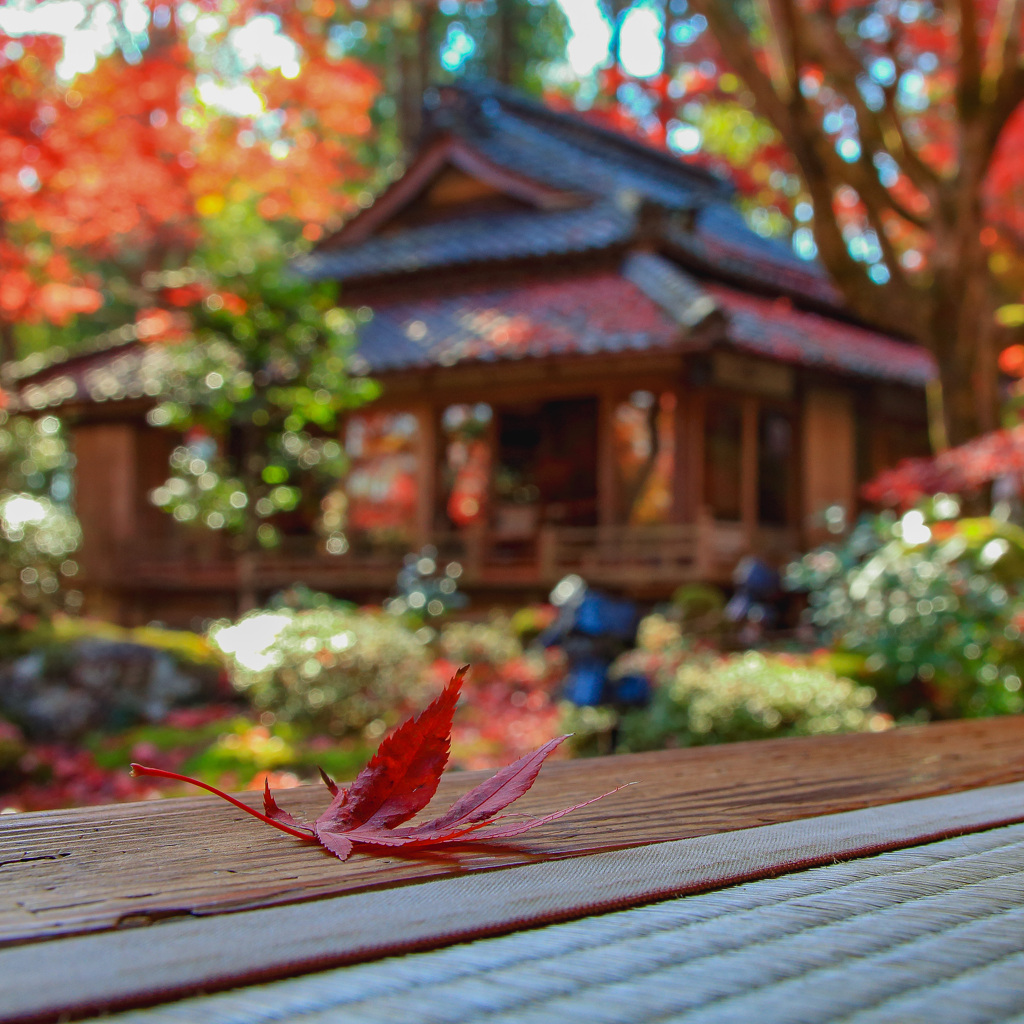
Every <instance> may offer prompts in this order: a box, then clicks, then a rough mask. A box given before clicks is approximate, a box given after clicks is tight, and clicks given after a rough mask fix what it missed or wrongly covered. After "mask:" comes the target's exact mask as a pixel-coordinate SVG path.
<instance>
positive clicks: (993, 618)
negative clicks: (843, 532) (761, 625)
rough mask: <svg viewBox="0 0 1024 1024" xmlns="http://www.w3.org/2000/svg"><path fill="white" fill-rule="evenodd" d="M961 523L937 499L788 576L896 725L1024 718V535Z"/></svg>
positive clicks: (829, 640) (824, 633)
mask: <svg viewBox="0 0 1024 1024" xmlns="http://www.w3.org/2000/svg"><path fill="white" fill-rule="evenodd" d="M958 513H959V505H958V504H957V502H956V501H955V500H954V499H952V498H949V497H948V496H938V497H937V498H936V499H935V500H934V501H933V502H931V503H929V505H928V506H927V507H925V508H924V509H922V510H914V511H911V512H908V513H907V514H906V515H904V516H903V517H902V518H901V519H896V517H895V516H892V515H891V514H890V515H881V516H875V517H871V518H868V519H865V520H864V521H862V522H861V523H860V524H859V525H858V526H857V528H856V529H855V530H854V531H853V533H852V534H851V535H850V536H849V537H848V538H847V539H846V541H845V542H843V543H841V544H837V545H832V546H829V547H825V548H820V549H818V550H817V551H813V552H811V553H810V554H808V555H806V556H805V557H804V558H803V559H802V560H801V561H799V562H797V563H795V564H794V565H792V566H790V568H789V570H788V572H787V584H788V585H789V586H790V587H791V588H793V589H803V590H807V591H808V592H809V602H810V607H809V609H808V613H809V618H810V621H811V622H812V623H813V625H814V627H815V628H816V629H817V630H818V631H819V635H820V637H821V639H822V640H823V641H824V642H825V643H826V644H829V645H831V646H833V647H834V648H835V649H836V651H837V652H838V653H840V654H853V655H859V656H860V657H861V658H862V659H863V674H862V676H861V678H863V679H864V680H865V681H867V682H870V683H871V685H872V686H874V688H875V689H876V690H877V691H878V694H879V697H880V699H881V701H882V703H883V704H884V705H885V707H886V708H887V709H888V710H890V711H891V712H893V713H894V714H897V715H915V714H916V715H917V716H918V717H939V718H953V717H965V716H977V715H989V714H1002V713H1007V712H1018V711H1021V710H1024V697H1022V694H1021V685H1022V679H1024V644H1022V642H1021V638H1022V635H1024V633H1022V630H1024V531H1022V530H1021V529H1020V528H1019V527H1017V526H1014V525H1013V524H1010V523H1005V522H1001V521H999V520H996V519H992V518H962V519H961V518H957V516H958Z"/></svg>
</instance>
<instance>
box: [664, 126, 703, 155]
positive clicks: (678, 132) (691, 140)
mask: <svg viewBox="0 0 1024 1024" xmlns="http://www.w3.org/2000/svg"><path fill="white" fill-rule="evenodd" d="M703 141H704V137H703V136H702V135H701V133H700V129H699V128H698V127H697V126H696V125H694V124H683V123H682V122H681V121H670V122H669V126H668V144H669V146H670V147H671V148H672V149H674V150H675V151H676V152H677V153H696V152H697V150H698V149H700V144H701V142H703Z"/></svg>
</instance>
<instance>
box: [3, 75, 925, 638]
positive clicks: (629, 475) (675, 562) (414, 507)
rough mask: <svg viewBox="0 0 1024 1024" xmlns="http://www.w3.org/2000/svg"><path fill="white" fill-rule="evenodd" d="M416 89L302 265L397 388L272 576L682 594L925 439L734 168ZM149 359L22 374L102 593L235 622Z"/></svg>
mask: <svg viewBox="0 0 1024 1024" xmlns="http://www.w3.org/2000/svg"><path fill="white" fill-rule="evenodd" d="M427 106H428V114H429V116H428V119H427V126H428V128H427V131H426V134H425V136H424V141H423V143H422V146H421V148H420V149H419V152H418V153H417V155H416V156H415V157H414V159H412V161H411V162H410V163H409V165H408V166H407V168H406V170H405V171H404V173H403V174H402V175H401V177H400V178H398V179H397V180H396V181H394V183H393V184H391V185H390V187H388V188H387V189H386V190H385V191H383V193H382V194H380V195H379V196H378V197H377V199H376V201H375V202H374V203H373V204H372V205H371V206H369V207H368V208H367V209H365V210H363V211H362V212H360V213H359V214H358V215H357V216H355V217H354V218H353V219H352V220H350V221H349V222H348V223H347V224H346V225H345V226H344V227H343V228H342V229H341V230H340V231H338V232H337V233H336V234H334V235H333V236H330V237H328V238H326V239H325V240H324V241H323V242H322V243H321V244H320V245H319V247H318V248H317V249H316V250H315V251H314V252H313V253H311V254H310V255H308V256H306V257H304V258H302V259H301V260H300V261H299V262H298V265H297V268H296V269H297V270H298V271H299V272H300V273H302V274H305V275H308V276H309V277H311V278H317V279H325V278H326V279H332V280H335V281H338V282H340V284H341V288H342V297H343V301H344V302H345V304H346V305H347V306H350V307H355V308H357V309H358V311H359V320H360V321H361V328H360V333H359V346H358V351H357V355H356V357H355V365H354V369H355V370H356V371H357V372H361V373H368V374H371V375H372V376H373V377H374V378H376V379H377V380H379V381H380V382H381V383H382V385H383V397H382V398H381V399H380V400H379V401H377V402H376V403H375V404H374V405H372V406H370V407H367V408H365V409H363V410H360V411H359V412H357V413H355V414H353V415H352V417H351V418H350V419H349V420H348V422H347V424H346V427H345V437H344V440H345V444H346V446H347V448H348V451H349V454H350V456H351V460H352V468H351V473H350V475H349V477H348V480H347V481H346V483H345V487H346V490H347V497H348V506H349V526H348V531H347V532H348V542H349V546H348V549H347V551H345V552H344V553H341V554H330V553H328V552H327V551H325V550H324V549H323V546H322V542H320V541H318V539H317V537H316V535H315V534H314V533H313V532H312V531H309V532H307V533H306V534H305V535H303V533H302V532H301V531H299V532H298V533H297V534H295V535H293V536H290V537H288V538H286V543H285V545H284V546H283V547H282V548H281V549H280V550H278V551H276V552H272V553H268V554H267V555H266V558H265V559H264V560H263V561H261V562H260V564H259V565H258V566H257V568H256V574H257V583H258V586H259V588H260V590H261V592H262V593H264V594H269V593H271V592H272V591H274V590H276V589H279V588H281V587H284V586H287V585H290V584H292V583H294V582H296V581H302V582H305V583H306V584H308V585H310V586H312V587H315V588H318V589H324V590H328V591H331V592H333V593H336V594H340V595H342V596H349V597H355V598H359V597H368V596H378V597H379V596H381V595H383V594H386V593H387V592H388V591H389V590H390V588H391V587H392V586H393V584H394V579H395V574H396V572H397V569H398V568H399V566H400V565H401V562H402V558H403V556H404V555H406V554H407V553H408V552H410V551H416V550H418V549H420V548H421V547H422V546H423V545H426V544H433V545H435V546H436V547H437V548H438V549H439V552H440V555H441V557H442V558H446V559H455V560H457V561H458V562H459V563H460V564H461V565H462V567H463V575H462V578H461V580H460V585H461V586H462V587H463V588H464V589H467V590H469V591H470V592H473V591H476V592H478V593H483V592H490V593H491V594H492V595H493V596H498V595H501V596H505V597H509V596H511V595H517V596H519V597H520V598H525V597H528V596H532V597H537V596H540V595H542V594H544V593H545V592H546V591H547V590H548V589H549V588H550V587H551V585H552V584H553V583H555V582H556V581H557V580H558V579H559V578H560V577H562V576H563V575H565V574H567V573H569V572H577V573H579V574H581V575H582V576H583V577H584V578H585V579H587V580H588V581H589V582H591V583H593V584H595V585H599V586H602V587H605V588H608V589H612V590H618V591H620V592H624V593H632V594H634V595H636V596H649V597H658V596H665V595H667V594H669V593H670V592H671V591H672V590H673V589H674V588H675V587H676V586H678V585H679V584H680V583H683V582H686V581H694V580H706V581H715V582H720V583H721V582H727V581H728V579H729V575H730V573H731V571H732V569H733V568H734V566H735V564H736V562H737V560H738V559H739V558H740V557H741V556H743V555H745V554H748V553H753V554H758V555H760V556H762V557H764V558H766V559H768V560H770V561H774V562H780V561H782V560H784V559H786V558H787V557H788V556H790V555H791V554H793V553H795V552H798V551H800V550H801V549H806V548H807V547H808V546H810V545H812V544H814V543H815V542H817V541H818V540H820V539H821V537H822V536H823V512H824V510H825V509H826V508H827V507H829V506H834V505H841V506H843V507H844V508H845V509H846V510H847V511H848V512H850V513H852V512H854V511H856V508H857V505H858V487H859V484H860V483H861V482H863V481H865V480H867V479H869V478H870V477H871V476H873V475H874V474H875V473H876V472H878V471H879V470H880V469H882V468H884V467H885V466H888V465H891V464H893V463H894V462H896V461H897V460H898V459H899V458H902V457H904V456H908V455H914V454H919V453H922V452H924V451H927V437H926V416H925V398H924V385H925V383H926V382H927V380H928V379H929V378H930V377H931V376H932V375H933V372H934V368H933V364H932V361H931V358H930V356H928V355H927V354H926V353H925V352H924V351H923V350H921V349H920V348H919V347H917V346H915V345H913V344H911V343H909V342H907V341H904V340H900V339H896V338H893V337H890V336H887V335H883V334H880V333H878V332H877V331H874V330H872V329H869V328H868V327H866V326H865V325H863V324H860V323H858V322H856V321H855V319H854V318H853V317H852V316H851V315H850V314H849V312H848V311H847V310H845V309H844V307H843V304H842V302H841V300H840V298H839V296H838V294H837V292H836V290H835V289H834V288H833V286H832V285H831V283H830V282H829V280H828V278H827V276H826V275H825V274H824V271H823V270H822V268H821V267H820V266H818V265H817V264H815V263H810V262H807V261H804V260H801V259H798V258H797V257H796V256H795V255H794V253H793V252H792V251H791V249H790V248H789V246H788V245H786V244H784V243H782V242H779V241H775V240H769V239H765V238H762V237H760V236H759V235H757V234H756V233H754V232H753V231H752V230H751V229H750V228H748V227H747V225H746V223H745V221H744V220H743V218H742V217H741V215H740V214H739V213H738V212H737V210H736V209H735V207H734V205H733V201H732V198H733V197H732V190H731V187H730V186H729V185H728V184H726V183H725V182H723V181H722V180H720V179H718V178H716V177H714V176H712V175H710V174H709V173H707V172H705V171H702V170H700V169H696V168H694V167H692V166H688V165H687V164H686V163H684V162H682V161H680V160H679V159H676V158H675V157H673V156H671V155H669V154H667V153H664V152H658V151H655V150H653V149H651V148H648V147H646V146H644V145H642V144H640V143H637V142H634V141H631V140H628V139H626V138H624V137H622V136H620V135H617V134H615V133H613V132H611V131H608V130H606V129H603V128H600V127H596V126H594V125H593V124H590V123H588V122H587V121H586V120H584V119H583V118H581V117H578V116H574V115H570V114H565V113H558V112H553V111H551V110H549V109H547V108H545V107H543V106H541V105H539V104H537V103H535V102H533V101H530V100H527V99H524V98H523V97H522V96H520V95H518V94H515V93H511V92H509V91H508V90H505V89H502V88H498V87H495V86H490V85H486V86H485V85H479V86H458V87H447V88H444V89H441V90H439V91H437V92H436V93H431V94H430V95H429V97H428V105H427ZM138 350H139V346H138V344H137V343H132V342H130V341H129V342H126V343H123V344H121V345H118V346H116V347H114V348H111V349H110V350H108V351H105V352H100V353H95V354H93V355H89V356H82V357H78V358H76V359H73V360H68V361H65V362H62V363H58V364H56V365H51V366H48V367H45V368H43V369H41V370H38V371H36V372H35V373H33V374H31V375H29V376H27V377H25V378H24V379H23V380H22V382H21V391H22V397H23V400H24V402H25V404H26V405H27V406H29V407H30V408H33V409H37V410H40V411H42V410H45V409H54V408H56V409H57V410H58V411H59V412H60V414H61V415H62V416H64V417H65V419H66V422H67V423H68V426H69V434H70V437H71V440H72V444H73V447H74V452H75V455H76V458H77V480H76V494H77V503H78V514H79V516H80V519H81V522H82V526H83V531H84V550H83V552H82V557H81V562H82V565H83V567H84V572H85V588H86V595H87V607H88V608H90V609H91V610H93V611H95V612H97V613H102V614H107V615H109V616H111V617H114V618H117V619H120V620H122V621H145V620H148V619H151V618H160V619H164V620H166V621H169V622H187V621H188V620H189V618H190V617H191V616H194V615H196V614H206V615H214V614H230V613H231V611H232V610H233V607H232V602H233V594H234V592H235V590H236V585H237V574H238V566H237V565H236V564H235V563H234V562H233V561H232V559H231V558H230V556H229V555H228V554H227V553H226V551H227V549H226V547H224V546H222V545H220V546H219V545H218V544H217V543H216V540H217V538H216V536H214V537H213V538H212V539H211V535H210V534H209V532H206V533H204V532H203V531H201V530H192V531H189V530H186V529H184V528H182V527H181V526H180V525H179V524H176V523H175V522H173V520H171V519H170V518H169V517H168V516H166V515H165V514H164V513H162V512H160V511H158V510H157V509H155V508H153V507H152V506H151V504H150V503H149V501H148V497H147V496H148V493H149V491H150V490H151V489H152V488H153V487H155V486H157V485H158V484H159V483H161V482H162V481H163V479H164V478H165V476H166V455H167V453H168V451H169V449H170V447H171V446H173V444H175V443H176V442H175V440H174V439H173V438H172V437H169V436H168V435H167V434H166V432H163V431H159V430H157V429H155V428H153V427H150V426H148V425H147V424H146V421H145V416H144V413H145V410H146V408H147V406H148V404H150V403H151V401H152V399H151V398H149V397H148V396H147V394H146V393H145V388H144V387H143V386H142V384H141V383H140V382H139V381H138V379H137V375H134V371H133V367H134V366H136V365H137V360H138V358H139V356H138Z"/></svg>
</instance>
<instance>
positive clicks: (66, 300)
mask: <svg viewBox="0 0 1024 1024" xmlns="http://www.w3.org/2000/svg"><path fill="white" fill-rule="evenodd" d="M278 8H283V9H284V13H285V14H287V13H288V11H290V9H291V5H280V4H275V3H273V2H270V0H241V2H239V3H237V4H234V5H232V8H231V12H230V16H226V17H225V19H224V20H223V24H222V25H221V27H220V28H219V29H218V31H217V33H215V36H214V37H210V38H209V39H205V37H204V43H203V45H204V46H205V45H209V46H210V47H217V46H220V45H223V44H224V43H225V40H226V39H227V37H228V34H229V33H230V31H231V29H232V28H233V27H238V26H241V25H244V24H246V23H247V22H249V21H251V20H252V19H253V18H255V17H258V16H260V15H265V14H267V13H270V14H271V15H274V14H275V13H276V12H277V10H278ZM165 10H166V8H165ZM179 13H180V12H178V11H177V10H176V9H172V10H171V13H170V17H169V20H168V21H167V22H166V23H165V24H163V26H162V27H157V24H156V21H157V20H158V19H154V21H153V22H152V23H151V24H150V27H149V29H148V41H147V45H146V46H144V47H143V48H142V52H141V55H138V54H136V58H135V59H134V60H128V59H126V58H125V57H124V56H123V55H122V54H121V53H120V52H117V51H115V52H114V53H112V54H110V55H108V56H103V55H100V56H99V59H98V62H97V65H96V67H95V68H94V69H93V70H92V71H88V72H84V73H79V74H77V75H76V76H75V77H74V78H73V79H72V80H71V81H70V82H67V81H65V80H64V79H62V78H61V77H60V75H59V74H58V65H59V62H60V60H61V57H62V52H63V43H62V40H61V38H60V37H59V36H56V35H36V36H20V37H18V38H17V39H12V38H10V37H7V36H5V35H4V34H3V33H0V265H2V266H3V268H4V274H3V281H2V282H0V318H2V319H3V320H4V321H6V322H7V323H18V322H37V321H40V320H46V321H49V322H52V323H55V324H58V325H63V324H66V323H68V322H69V321H70V319H71V318H72V317H73V316H75V315H76V314H79V313H93V312H96V311H97V310H98V309H99V308H100V306H101V304H102V302H103V300H104V297H105V295H104V293H106V297H107V298H108V300H109V298H110V297H112V294H113V292H116V293H117V296H118V297H119V298H120V299H121V300H123V299H124V298H125V295H126V294H127V293H126V291H125V289H124V279H128V280H129V281H131V282H132V283H133V284H138V282H139V279H140V278H144V275H145V274H146V272H147V271H153V270H159V269H161V268H163V267H166V266H176V265H180V264H181V262H182V261H183V260H184V259H186V258H187V256H188V254H189V253H190V252H191V251H192V249H193V247H194V246H195V245H196V243H197V241H199V240H200V238H201V237H202V236H203V232H204V226H205V222H206V221H207V220H208V219H209V218H211V217H215V216H217V215H218V214H219V213H220V212H221V211H222V210H224V209H225V208H226V207H228V206H233V205H238V204H245V203H248V202H252V203H254V204H255V203H259V205H260V212H261V214H262V215H263V216H264V218H267V219H270V220H275V221H288V222H290V223H291V224H292V225H293V228H292V230H298V227H300V226H301V225H302V224H304V223H307V222H311V221H312V222H317V223H325V222H328V221H331V222H333V221H335V220H337V219H338V218H339V217H341V216H343V215H344V214H345V213H346V212H347V211H348V210H349V209H350V208H351V207H352V205H353V204H354V201H355V200H354V196H353V190H352V187H351V186H352V185H353V184H354V183H356V182H361V181H364V180H365V179H366V176H367V173H368V168H367V156H366V153H365V152H364V149H365V146H366V143H367V141H368V140H369V139H371V138H372V134H373V126H372V124H371V120H370V110H371V107H372V105H373V103H374V101H375V99H376V97H377V95H378V93H379V90H380V81H379V78H378V77H377V75H376V74H375V73H374V72H373V71H372V70H371V69H369V68H368V67H366V66H364V65H363V64H361V63H360V62H358V61H356V60H354V59H351V58H340V59H336V60H334V59H330V58H329V57H328V56H327V55H326V51H325V44H326V41H327V38H328V30H329V27H330V23H329V21H326V20H324V19H322V18H311V17H308V16H306V15H304V16H302V17H286V18H285V19H284V20H285V22H286V29H287V33H288V37H289V38H290V39H291V41H293V42H294V43H295V44H296V46H297V48H298V52H299V54H300V61H299V67H298V70H297V73H295V74H294V75H293V74H292V72H291V71H289V74H288V75H285V74H284V73H283V72H282V71H281V70H280V69H272V70H265V69H263V68H261V67H255V68H253V69H251V70H250V71H249V72H247V73H246V76H245V85H247V86H249V87H251V89H252V90H253V101H254V102H255V101H257V100H258V102H259V104H260V106H261V109H262V111H264V112H266V115H267V116H262V115H255V116H253V115H245V114H240V113H232V112H231V111H229V110H227V109H223V108H222V107H218V106H217V105H216V104H215V103H212V102H209V101H207V100H205V99H203V96H202V87H203V81H204V78H203V76H204V75H207V77H208V75H209V72H208V69H207V68H205V66H204V64H203V60H204V59H207V58H209V56H210V55H209V54H207V58H203V57H199V58H197V55H196V52H194V50H193V49H192V48H191V47H190V45H189V44H190V42H193V43H194V42H195V39H194V38H191V39H190V37H189V33H190V32H194V28H190V27H189V24H190V23H187V22H185V21H182V20H180V18H179ZM113 16H115V17H116V16H117V15H113ZM5 43H10V46H8V47H6V50H5V47H4V44H5ZM12 50H15V51H16V52H18V53H19V54H20V55H19V56H17V57H13V56H10V54H11V51H12ZM200 50H202V47H200ZM261 116H262V122H261V121H260V118H261ZM268 117H273V118H275V119H276V123H277V128H276V129H275V131H274V132H273V133H268V132H267V131H266V122H267V120H268ZM258 122H260V123H258ZM296 225H297V226H296ZM97 266H103V268H104V272H105V274H106V275H107V277H108V279H110V280H111V281H112V282H113V280H114V279H115V278H119V279H121V281H120V285H119V287H117V288H115V289H112V290H111V289H104V288H103V282H102V281H100V280H93V281H90V280H88V279H87V275H86V274H85V270H86V268H94V267H97ZM177 298H180V297H177ZM171 301H174V299H173V298H172V299H171ZM143 304H145V301H144V300H143ZM176 304H178V305H187V304H188V303H181V302H178V303H176Z"/></svg>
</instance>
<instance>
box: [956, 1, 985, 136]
mask: <svg viewBox="0 0 1024 1024" xmlns="http://www.w3.org/2000/svg"><path fill="white" fill-rule="evenodd" d="M976 2H977V0H957V10H958V11H959V12H960V60H959V61H958V62H957V66H958V71H959V73H958V75H957V82H956V106H957V112H958V113H959V115H960V117H961V119H962V120H969V119H971V118H972V117H973V115H974V113H975V112H976V111H977V109H978V107H979V106H980V104H981V53H980V50H979V42H978V15H977V11H976V10H975V3H976Z"/></svg>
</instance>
